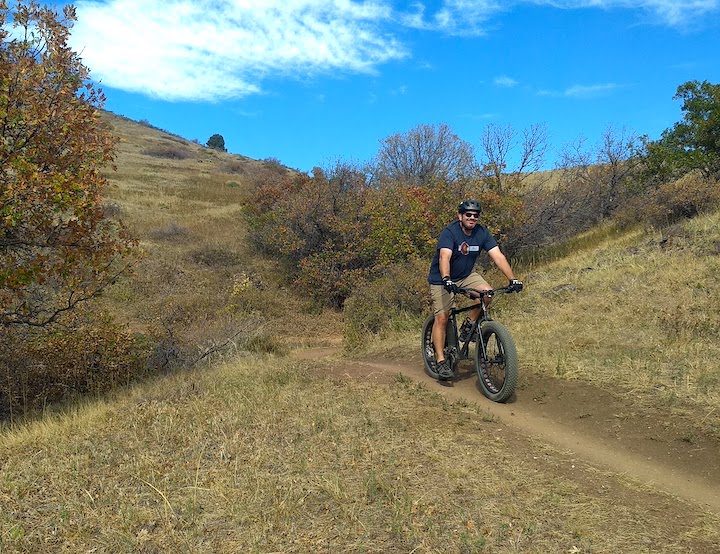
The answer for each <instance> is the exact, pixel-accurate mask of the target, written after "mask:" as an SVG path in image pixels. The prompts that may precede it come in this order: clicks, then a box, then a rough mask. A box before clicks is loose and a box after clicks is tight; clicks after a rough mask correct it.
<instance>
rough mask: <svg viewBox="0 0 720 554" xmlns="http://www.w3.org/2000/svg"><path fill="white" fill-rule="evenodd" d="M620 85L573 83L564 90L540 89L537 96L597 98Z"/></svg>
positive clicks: (610, 92)
mask: <svg viewBox="0 0 720 554" xmlns="http://www.w3.org/2000/svg"><path fill="white" fill-rule="evenodd" d="M620 87H621V85H618V84H617V83H600V84H596V85H573V86H571V87H568V88H566V89H565V90H564V91H560V92H559V91H554V90H546V89H545V90H540V91H538V95H539V96H556V97H566V98H579V99H589V98H598V97H600V96H607V95H609V94H612V93H613V92H614V91H615V90H617V89H618V88H620Z"/></svg>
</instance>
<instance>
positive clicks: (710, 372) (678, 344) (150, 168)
mask: <svg viewBox="0 0 720 554" xmlns="http://www.w3.org/2000/svg"><path fill="white" fill-rule="evenodd" d="M108 117H109V119H110V120H111V121H112V122H113V125H115V126H116V129H118V130H119V131H120V133H121V135H122V136H123V137H124V140H123V142H122V143H121V145H120V150H119V156H118V161H117V163H118V172H117V173H115V174H112V175H111V183H112V189H111V191H110V192H111V198H110V202H112V203H114V204H115V206H116V208H115V209H116V210H117V211H118V212H119V213H120V214H121V215H122V216H123V217H124V218H125V219H126V220H127V221H128V223H129V225H130V226H131V227H132V228H133V230H135V231H136V233H137V235H138V236H139V238H140V241H141V244H142V246H143V248H144V249H145V251H146V255H145V257H144V258H143V260H142V261H141V262H140V264H139V265H138V267H137V269H136V271H135V275H134V277H133V280H132V281H128V282H126V283H124V284H121V285H120V286H118V287H117V288H114V289H113V290H112V291H111V293H110V294H109V296H108V297H107V298H106V306H107V307H108V308H109V309H113V310H115V312H116V313H117V314H119V315H120V316H121V317H122V318H123V319H125V320H126V321H128V322H130V324H131V325H133V326H135V327H136V328H138V329H143V328H147V329H151V328H157V327H159V328H162V327H163V325H176V326H178V327H173V329H174V330H175V329H181V330H182V331H183V332H185V333H187V334H188V336H191V337H192V338H193V339H197V338H198V337H202V336H203V335H202V333H203V332H207V337H208V340H217V337H218V336H219V335H218V333H221V331H222V325H221V323H223V322H224V321H227V320H224V319H223V317H224V316H228V315H232V314H231V312H232V310H231V309H229V308H230V307H231V305H232V301H231V300H229V299H231V298H232V295H233V290H234V289H233V287H234V286H235V285H236V284H237V283H238V278H240V277H242V276H243V275H244V276H246V277H248V278H253V279H259V280H260V281H261V282H262V283H261V284H262V285H263V287H261V288H260V292H259V293H258V294H264V295H266V296H264V297H263V298H264V299H265V300H266V301H267V302H268V304H270V305H271V306H272V307H273V308H277V306H278V303H284V306H285V308H286V309H287V310H288V311H289V313H291V314H293V324H294V325H293V327H294V328H293V329H292V331H293V334H297V335H304V336H305V339H304V340H305V342H307V343H308V344H329V343H333V342H334V341H335V339H337V334H338V333H337V331H338V327H339V325H340V323H341V322H339V321H338V319H337V317H338V316H332V315H331V314H323V315H322V316H317V315H313V314H311V313H305V314H303V313H302V309H301V308H303V303H302V301H301V300H297V299H294V298H293V295H292V294H291V293H290V292H289V291H288V290H287V289H286V288H283V287H282V284H281V283H280V284H278V283H274V282H273V281H272V269H273V266H272V260H263V259H260V258H258V257H256V256H254V255H253V254H252V249H251V248H250V247H249V245H247V244H246V243H245V242H244V241H243V237H244V236H245V229H244V228H243V225H242V221H241V218H240V217H238V216H239V214H240V213H241V211H242V198H243V191H244V187H245V186H247V185H248V183H249V182H250V179H251V178H253V177H252V175H253V173H252V172H253V171H281V170H284V169H283V168H278V167H275V166H272V164H270V165H269V166H268V165H267V164H264V163H263V162H256V161H253V160H243V159H240V158H238V157H233V156H229V155H227V154H223V153H219V152H214V151H209V150H207V149H204V148H202V147H200V146H198V145H193V144H192V143H188V142H187V141H184V140H182V139H178V138H177V137H170V136H169V135H166V134H164V133H161V132H159V131H157V130H154V129H149V128H146V127H144V126H142V125H139V124H136V123H132V122H127V121H125V120H122V119H118V118H115V117H114V116H108ZM126 126H127V127H126ZM178 152H181V153H178ZM718 245H720V214H717V213H716V214H710V215H707V216H703V217H701V218H697V219H695V220H692V221H688V222H687V223H685V224H684V225H681V226H678V227H677V228H675V229H673V230H671V231H669V232H665V233H662V234H661V233H657V232H653V231H650V232H644V231H634V232H629V233H617V232H615V231H612V230H607V229H600V230H596V231H594V232H593V233H591V234H589V235H587V236H585V237H579V238H578V240H577V242H576V248H575V252H574V253H573V254H572V255H569V256H567V257H565V258H562V259H560V260H557V261H554V262H550V263H547V264H542V265H537V266H535V267H532V268H529V269H528V268H526V269H524V270H521V275H522V276H523V278H524V280H525V282H526V283H527V288H526V291H525V292H524V293H523V294H522V295H520V296H512V297H506V298H503V299H498V301H497V302H496V304H495V306H494V314H495V316H496V317H497V319H499V320H501V321H503V322H504V323H506V324H507V326H508V327H509V328H510V329H511V331H512V333H513V335H514V336H515V338H516V340H517V342H518V347H519V352H520V357H521V382H520V388H519V390H518V393H517V396H516V398H515V399H514V403H510V404H508V405H506V406H497V405H493V404H490V403H489V402H487V401H485V400H484V399H483V398H482V397H481V396H480V394H479V392H477V390H475V386H474V381H475V378H474V376H473V375H472V373H471V371H470V369H469V368H467V367H464V368H463V371H462V374H461V378H460V379H459V380H458V381H457V382H455V383H454V386H453V387H452V388H444V387H439V386H438V385H437V384H436V383H435V382H432V381H430V380H428V379H427V378H426V377H425V376H424V375H423V374H422V368H421V365H420V362H419V356H418V350H419V329H420V322H419V321H418V322H417V325H415V326H413V331H412V332H407V331H404V332H402V331H400V332H389V333H388V335H387V336H384V337H381V338H378V339H377V340H375V341H374V342H372V343H371V344H369V345H367V348H366V350H365V351H364V352H362V353H358V352H355V353H354V354H352V355H350V354H346V355H345V356H340V355H337V354H336V355H335V356H331V357H325V358H323V357H320V356H319V355H318V353H317V351H311V352H310V353H309V355H307V354H308V353H306V355H304V356H300V355H297V354H295V355H294V356H282V355H258V354H253V355H252V356H247V355H245V356H244V357H243V358H241V359H238V360H228V361H227V362H226V363H224V364H217V365H214V366H212V367H202V368H197V367H196V369H194V370H192V371H187V372H183V373H178V374H176V375H174V376H164V377H158V378H156V379H155V380H154V381H153V382H150V383H146V384H144V385H138V386H135V387H133V388H132V389H130V390H127V391H119V392H118V393H117V394H116V395H114V396H113V397H110V398H106V399H102V400H98V401H96V402H88V403H87V404H86V405H84V406H78V407H76V408H75V409H72V410H68V411H67V412H66V413H64V414H63V413H58V414H56V415H51V414H48V416H47V417H45V418H44V419H42V420H38V421H36V422H28V423H26V424H25V425H22V426H15V427H13V428H6V429H3V430H2V433H1V434H0V467H2V470H3V479H2V484H0V551H2V552H5V551H7V552H38V551H87V550H93V551H96V552H172V551H197V552H240V551H251V552H269V551H283V552H317V551H321V552H337V551H351V552H352V551H358V552H389V551H401V552H405V551H415V552H446V551H452V552H483V551H485V552H538V553H541V552H542V553H546V552H574V553H580V552H595V553H597V552H601V553H604V552H607V553H610V552H613V553H614V552H678V553H680V552H683V553H685V552H703V553H704V552H714V551H717V545H718V544H720V514H719V513H718V512H719V511H720V510H718V507H717V505H716V504H712V503H707V502H704V501H703V500H702V499H700V498H697V495H694V494H692V493H691V489H692V487H696V486H697V484H698V483H701V482H702V481H701V480H700V477H701V476H700V475H699V472H700V470H701V469H702V468H703V466H705V467H706V469H707V475H706V477H707V478H708V482H710V483H717V480H718V476H720V468H718V464H717V460H718V459H720V441H718V435H720V433H719V432H718V429H719V428H720V413H719V412H720V410H718V409H717V405H718V403H719V400H718V384H719V383H720V376H719V373H718V372H720V369H719V368H718V367H717V363H716V360H717V359H718V346H717V344H716V337H717V335H718V322H719V321H720V317H719V316H720V307H719V304H718V303H719V302H720V300H719V299H718V298H717V294H716V291H717V290H718V286H717V285H718V277H717V275H718V271H717V270H718V264H719V263H720V256H718V253H720V248H719V246H718ZM278 297H279V300H278ZM188 314H189V315H188ZM199 315H200V316H202V317H198V316H199ZM190 316H192V317H190ZM183 317H184V318H185V319H183ZM332 317H335V318H336V319H334V320H331V319H328V318H332ZM258 321H260V320H258ZM303 321H305V324H304V325H303V324H302V322H303ZM188 322H189V323H188ZM232 323H233V325H235V324H236V323H237V321H234V322H232ZM241 346H242V345H240V347H239V350H240V351H241V352H243V349H242V348H241ZM290 346H295V345H294V344H293V345H290ZM601 452H609V453H611V454H612V453H613V452H614V453H616V454H618V459H620V458H621V457H622V456H624V458H625V459H628V460H633V463H636V462H637V467H633V468H629V467H626V468H625V470H623V469H622V468H623V466H622V465H614V463H613V462H612V460H610V459H607V458H602V457H601V456H599V455H598V453H601ZM621 454H622V456H621ZM648 458H652V460H648V463H647V464H643V462H642V460H647V459H648ZM672 459H677V460H679V463H677V464H676V465H675V468H676V469H675V473H672V472H671V469H668V468H669V467H671V466H670V465H669V464H670V462H671V460H672ZM713 461H714V465H711V464H713ZM658 468H659V469H658ZM663 468H665V469H663ZM658 471H659V473H657V472H658ZM663 471H665V472H666V473H663ZM643 474H645V475H643ZM663 476H666V477H667V480H668V481H672V482H673V483H676V484H677V483H679V486H680V487H682V486H683V479H684V478H685V479H686V482H687V483H688V486H687V489H688V490H687V491H685V493H684V494H677V489H673V487H669V486H667V485H668V484H667V483H663ZM673 491H675V492H673ZM681 492H682V491H681Z"/></svg>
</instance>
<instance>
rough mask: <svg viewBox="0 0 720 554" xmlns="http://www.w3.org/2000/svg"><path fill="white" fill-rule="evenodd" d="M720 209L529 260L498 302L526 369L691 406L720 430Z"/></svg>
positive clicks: (709, 427) (667, 402)
mask: <svg viewBox="0 0 720 554" xmlns="http://www.w3.org/2000/svg"><path fill="white" fill-rule="evenodd" d="M719 269H720V212H716V213H713V214H707V215H704V216H701V217H698V218H696V219H693V220H689V221H687V222H685V223H683V224H681V225H677V226H675V227H674V228H672V229H669V230H665V231H664V232H659V231H653V230H651V231H643V230H636V231H633V232H627V233H619V234H617V235H616V236H615V237H614V238H607V239H605V240H603V241H601V242H599V243H598V244H597V245H596V246H595V247H585V248H584V249H580V250H578V251H577V252H576V253H575V254H572V255H568V256H566V257H564V258H562V259H560V260H558V261H555V262H551V263H548V264H546V265H540V266H537V267H534V268H531V269H530V270H529V271H528V272H527V274H526V275H525V276H524V278H525V282H526V284H527V288H526V290H525V292H523V294H522V295H521V297H520V298H519V299H517V300H516V301H513V302H503V303H498V307H499V308H500V309H501V310H502V314H498V317H499V318H502V319H503V320H504V321H506V322H507V323H508V325H509V327H511V329H512V331H513V334H514V336H515V338H516V340H517V342H518V347H519V350H520V355H521V359H522V360H523V365H524V367H525V368H526V369H527V370H528V371H533V372H540V373H545V374H548V375H555V376H558V377H562V378H566V379H583V380H587V381H592V382H594V383H598V384H600V385H602V386H603V387H604V388H607V389H610V390H613V389H615V390H616V391H617V392H618V393H619V394H625V395H628V396H632V397H634V398H636V397H640V398H643V399H645V400H648V401H651V402H654V403H660V404H669V405H677V406H678V407H680V406H681V405H685V406H686V407H689V409H690V411H691V412H694V414H695V418H696V419H697V420H698V421H701V420H702V421H703V422H704V424H705V425H706V427H708V429H710V430H712V431H713V432H715V433H720V419H719V418H718V416H719V415H720V366H719V365H718V364H717V360H718V358H719V357H720V343H718V340H717V337H718V336H720V296H718V294H717V291H718V289H719V288H720V287H719V285H720V283H719V282H718V275H719V274H720V272H719V271H718V270H719Z"/></svg>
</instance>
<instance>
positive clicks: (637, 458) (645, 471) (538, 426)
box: [294, 347, 720, 519]
mask: <svg viewBox="0 0 720 554" xmlns="http://www.w3.org/2000/svg"><path fill="white" fill-rule="evenodd" d="M294 355H295V357H297V358H301V359H308V360H312V359H319V358H326V359H328V360H332V361H333V364H331V365H332V369H331V371H332V375H333V377H336V378H347V379H357V378H362V379H372V380H374V381H376V382H378V383H383V382H390V381H392V380H393V379H394V378H395V376H397V375H398V374H399V373H402V374H403V375H404V376H406V377H410V378H412V379H414V380H417V381H420V382H423V383H425V384H426V385H427V386H428V388H430V389H431V390H435V391H437V392H438V393H440V394H444V395H446V396H447V397H448V399H449V400H452V401H457V400H462V401H465V402H468V403H477V404H479V405H480V407H481V409H482V410H483V411H486V412H487V413H488V414H489V416H491V417H492V418H493V420H494V421H496V422H497V424H498V425H499V426H500V427H501V428H502V430H503V432H504V433H505V436H508V435H515V436H517V437H518V443H517V444H518V446H519V447H520V448H522V447H523V446H521V443H523V444H525V448H527V445H528V444H531V445H533V444H534V445H536V446H533V447H532V448H533V450H534V452H535V453H536V454H537V453H538V452H542V445H543V444H546V445H549V446H550V447H552V448H554V449H556V450H558V451H560V452H562V453H563V454H564V456H565V457H566V461H567V464H566V465H564V466H560V465H559V466H558V470H559V471H563V469H562V467H565V468H566V470H565V471H566V472H567V473H572V478H573V479H574V480H575V481H576V482H577V479H583V478H586V479H588V480H592V481H593V482H592V483H587V486H589V487H596V488H598V487H599V488H598V490H603V489H604V490H606V491H607V489H609V488H613V484H612V483H611V482H610V481H608V480H603V481H601V482H600V483H598V482H597V480H598V478H597V473H598V472H594V473H593V472H580V471H576V465H578V466H579V465H584V466H585V465H587V466H591V467H593V468H597V470H599V472H600V473H605V474H613V475H615V476H617V478H618V479H619V480H629V481H631V482H633V483H634V484H635V485H636V488H637V490H643V491H646V492H648V493H652V494H655V493H657V494H660V495H665V496H668V495H669V496H668V500H666V501H664V502H663V503H664V504H665V506H664V508H663V510H665V509H670V510H671V511H676V512H677V514H676V516H677V518H678V519H682V517H683V511H684V510H686V509H685V508H683V503H684V502H686V503H691V504H694V505H695V506H696V507H697V508H698V509H700V510H702V511H707V512H712V513H715V514H720V441H718V440H717V438H714V437H712V436H707V435H703V434H702V433H701V432H699V430H698V429H696V428H695V427H693V425H692V423H691V422H689V421H687V420H685V419H683V418H682V417H681V416H678V415H676V414H672V413H671V412H670V411H669V410H668V412H667V413H663V412H658V411H657V409H651V408H649V407H645V406H642V405H639V404H638V403H634V402H633V401H632V399H630V400H628V399H627V397H619V396H614V395H612V394H610V393H609V392H607V391H605V390H602V389H600V388H598V387H595V386H593V385H592V384H588V383H584V382H579V381H564V380H559V379H552V378H548V377H542V376H538V375H534V374H531V373H529V372H523V370H522V368H521V383H520V387H519V388H518V390H517V391H516V393H515V394H514V395H513V398H511V400H510V401H509V402H507V403H506V404H497V403H494V402H491V401H490V400H488V399H486V398H485V397H484V396H483V395H482V393H481V392H480V389H479V387H478V384H477V378H476V376H475V372H474V368H473V366H472V365H471V364H468V365H462V366H461V367H460V371H459V372H458V373H459V375H457V376H456V378H455V380H454V381H452V382H451V383H449V384H448V385H444V384H441V383H439V382H437V381H435V380H434V379H432V378H430V377H429V376H427V375H426V374H425V372H424V370H423V364H422V361H421V359H420V356H419V355H418V356H417V357H416V358H411V359H403V360H392V359H362V360H349V359H345V358H341V357H339V356H338V350H337V349H336V348H330V347H328V348H316V349H308V350H303V351H297V352H296V353H295V354H294ZM528 441H530V442H529V443H528ZM583 476H585V477H583ZM672 497H676V498H678V499H680V500H683V501H684V502H680V503H677V504H676V505H675V504H674V503H673V502H672V500H671V499H672ZM666 515H667V514H666Z"/></svg>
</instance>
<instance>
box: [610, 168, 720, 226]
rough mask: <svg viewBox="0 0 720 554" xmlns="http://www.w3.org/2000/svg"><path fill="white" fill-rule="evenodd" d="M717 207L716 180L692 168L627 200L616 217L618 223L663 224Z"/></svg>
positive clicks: (718, 187)
mask: <svg viewBox="0 0 720 554" xmlns="http://www.w3.org/2000/svg"><path fill="white" fill-rule="evenodd" d="M719 206H720V183H718V182H717V181H715V180H714V179H711V178H708V177H704V176H703V175H702V174H701V173H700V172H699V171H693V172H691V173H687V174H686V175H684V176H682V177H680V178H679V179H677V180H674V181H670V182H668V183H664V184H662V185H660V186H659V187H658V188H656V189H654V190H651V191H650V192H647V193H646V194H643V195H639V196H636V197H634V198H632V199H630V200H629V201H628V202H627V203H626V204H625V206H624V207H623V208H621V209H620V210H618V212H617V214H616V219H617V220H618V221H619V222H620V223H622V224H633V223H637V222H639V221H642V222H646V223H649V224H651V225H657V226H661V227H663V226H667V225H671V224H672V223H675V222H677V221H679V220H682V219H687V218H691V217H695V216H696V215H698V214H700V213H704V212H707V211H710V210H713V209H715V208H717V207H719Z"/></svg>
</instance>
